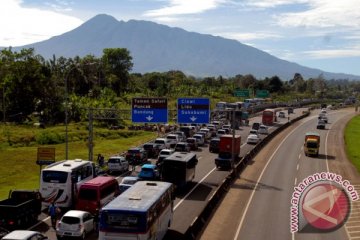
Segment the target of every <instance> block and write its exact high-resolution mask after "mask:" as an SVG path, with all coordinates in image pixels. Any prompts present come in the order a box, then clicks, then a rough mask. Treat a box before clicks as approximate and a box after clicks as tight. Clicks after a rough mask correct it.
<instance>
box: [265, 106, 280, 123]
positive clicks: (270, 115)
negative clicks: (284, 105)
mask: <svg viewBox="0 0 360 240" xmlns="http://www.w3.org/2000/svg"><path fill="white" fill-rule="evenodd" d="M276 121H277V119H276V111H275V109H270V108H269V109H265V110H264V111H263V114H262V123H263V124H264V125H273V124H274V122H276Z"/></svg>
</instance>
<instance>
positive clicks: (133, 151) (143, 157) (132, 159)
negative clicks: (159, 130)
mask: <svg viewBox="0 0 360 240" xmlns="http://www.w3.org/2000/svg"><path fill="white" fill-rule="evenodd" d="M125 158H126V160H128V161H129V164H131V165H137V164H140V163H143V162H146V161H147V153H146V151H145V149H144V148H140V147H134V148H130V149H129V150H128V151H127V153H126V157H125Z"/></svg>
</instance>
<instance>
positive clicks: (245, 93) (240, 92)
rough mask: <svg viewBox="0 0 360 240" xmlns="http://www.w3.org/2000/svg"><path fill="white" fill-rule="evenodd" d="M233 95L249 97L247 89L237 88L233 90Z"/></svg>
mask: <svg viewBox="0 0 360 240" xmlns="http://www.w3.org/2000/svg"><path fill="white" fill-rule="evenodd" d="M234 96H235V97H249V96H250V91H249V89H237V90H235V91H234Z"/></svg>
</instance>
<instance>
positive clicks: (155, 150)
mask: <svg viewBox="0 0 360 240" xmlns="http://www.w3.org/2000/svg"><path fill="white" fill-rule="evenodd" d="M142 147H143V148H144V149H145V151H146V153H147V157H149V158H157V156H158V155H159V152H160V149H159V147H158V145H157V144H155V143H153V142H148V143H145V144H144V145H143V146H142Z"/></svg>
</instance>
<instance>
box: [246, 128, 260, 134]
mask: <svg viewBox="0 0 360 240" xmlns="http://www.w3.org/2000/svg"><path fill="white" fill-rule="evenodd" d="M259 129H260V127H259ZM249 134H255V135H259V132H258V130H256V129H250V132H249Z"/></svg>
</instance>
